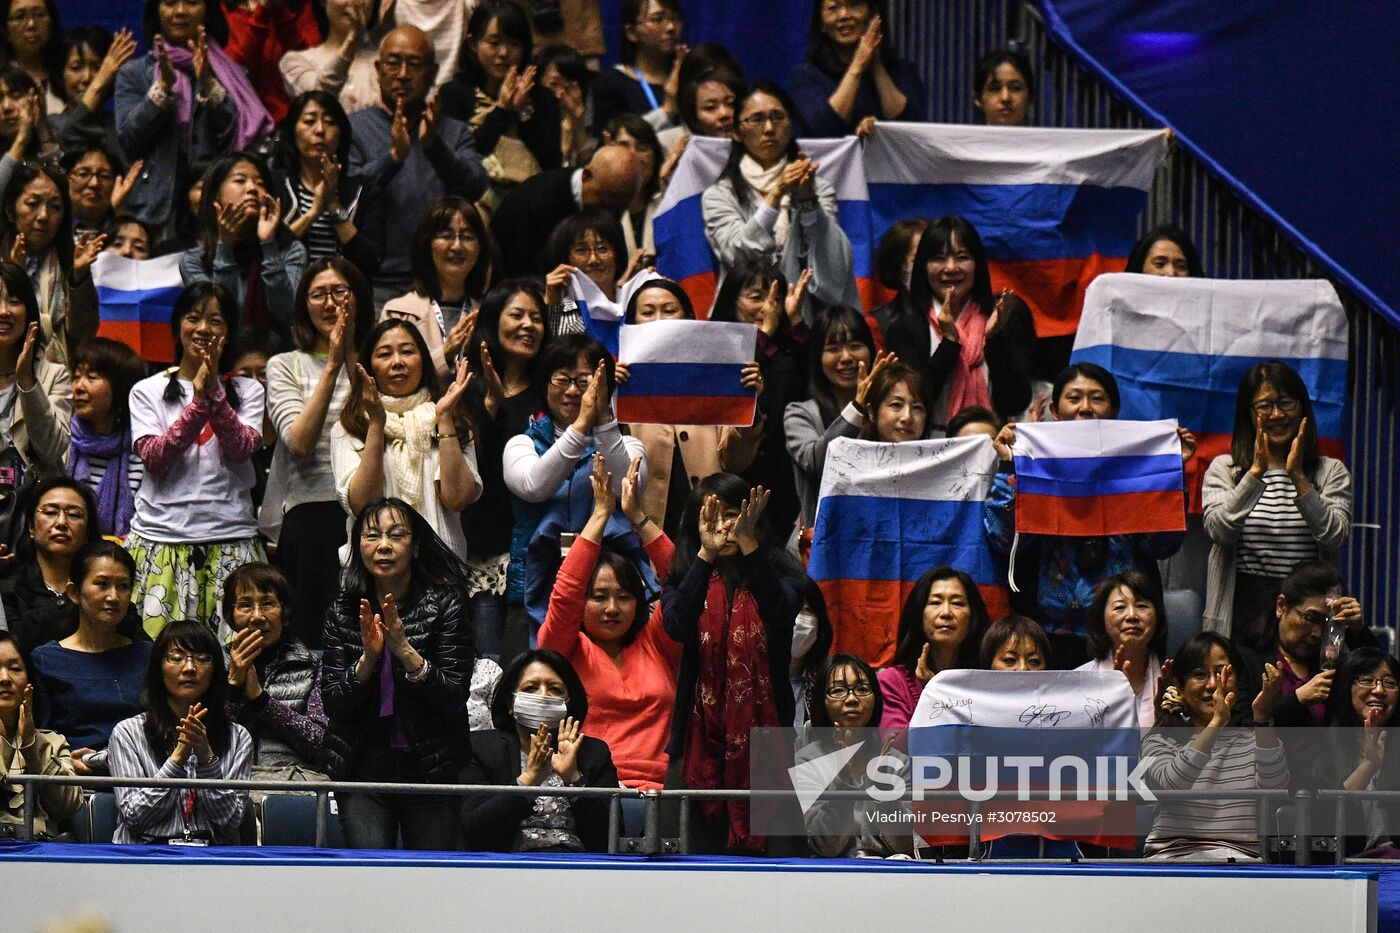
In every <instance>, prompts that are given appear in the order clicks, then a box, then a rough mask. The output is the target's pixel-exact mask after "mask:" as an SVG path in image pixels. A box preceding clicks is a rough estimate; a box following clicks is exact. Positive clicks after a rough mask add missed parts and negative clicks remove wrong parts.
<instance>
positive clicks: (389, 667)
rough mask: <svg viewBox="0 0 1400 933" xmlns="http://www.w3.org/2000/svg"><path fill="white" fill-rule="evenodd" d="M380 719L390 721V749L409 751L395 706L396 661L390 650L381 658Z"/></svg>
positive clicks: (386, 650) (385, 651)
mask: <svg viewBox="0 0 1400 933" xmlns="http://www.w3.org/2000/svg"><path fill="white" fill-rule="evenodd" d="M379 718H380V719H387V720H389V747H390V748H395V749H398V750H400V751H407V750H408V736H406V735H404V734H403V722H402V721H400V719H399V711H398V709H397V708H396V707H395V704H394V661H393V658H392V657H391V656H390V654H389V649H388V648H385V649H384V654H383V655H382V656H381V657H380V658H379Z"/></svg>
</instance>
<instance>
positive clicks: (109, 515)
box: [68, 415, 136, 538]
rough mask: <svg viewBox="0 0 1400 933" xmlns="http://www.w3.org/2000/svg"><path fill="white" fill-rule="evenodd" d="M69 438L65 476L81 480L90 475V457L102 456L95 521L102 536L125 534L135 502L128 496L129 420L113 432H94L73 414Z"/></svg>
mask: <svg viewBox="0 0 1400 933" xmlns="http://www.w3.org/2000/svg"><path fill="white" fill-rule="evenodd" d="M68 429H69V431H70V432H71V433H72V436H73V441H72V448H71V451H70V455H69V457H68V475H69V476H71V477H73V478H74V479H76V480H79V481H81V482H87V481H88V479H89V478H90V477H91V476H92V458H93V457H106V458H108V459H107V471H106V472H105V473H103V474H102V481H101V482H100V483H98V484H97V520H98V524H99V526H100V527H101V529H102V533H103V534H104V535H115V536H117V537H119V538H121V537H125V536H126V533H127V532H128V531H130V530H131V516H132V513H133V512H135V511H136V504H135V502H134V501H133V497H132V495H131V483H130V481H129V479H128V473H127V468H128V467H129V466H130V462H129V460H128V459H127V458H128V456H129V452H130V451H131V422H130V421H127V422H126V423H124V424H123V425H122V428H121V430H120V431H118V432H117V433H116V434H98V433H97V432H96V431H94V430H92V428H90V427H88V425H87V422H86V421H84V420H83V419H81V418H79V417H78V416H77V415H74V416H73V418H72V420H71V421H70V422H69V425H68Z"/></svg>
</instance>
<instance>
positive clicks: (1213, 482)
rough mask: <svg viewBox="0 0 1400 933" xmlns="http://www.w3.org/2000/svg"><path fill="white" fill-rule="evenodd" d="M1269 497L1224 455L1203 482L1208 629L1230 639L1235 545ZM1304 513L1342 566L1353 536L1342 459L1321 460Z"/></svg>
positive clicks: (1321, 545) (1323, 547) (1324, 550)
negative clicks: (1251, 515)
mask: <svg viewBox="0 0 1400 933" xmlns="http://www.w3.org/2000/svg"><path fill="white" fill-rule="evenodd" d="M1263 493H1264V481H1263V480H1260V479H1255V478H1254V477H1253V476H1250V475H1249V473H1247V472H1246V473H1245V474H1244V476H1242V477H1240V480H1239V482H1235V478H1234V460H1233V459H1231V457H1230V455H1229V454H1223V455H1221V456H1219V457H1216V458H1215V459H1214V460H1212V461H1211V462H1210V467H1209V468H1207V469H1206V475H1205V479H1204V481H1203V482H1202V484H1201V506H1202V511H1203V513H1204V515H1203V516H1202V517H1203V518H1204V520H1205V527H1206V534H1208V535H1210V540H1211V547H1210V561H1209V563H1208V565H1207V568H1206V611H1205V626H1204V627H1205V630H1206V631H1207V632H1216V633H1218V634H1220V635H1224V636H1225V637H1226V638H1230V637H1231V635H1230V630H1231V626H1232V623H1233V619H1231V612H1232V611H1233V608H1234V604H1235V546H1236V544H1238V542H1239V540H1240V533H1241V532H1242V531H1243V530H1244V522H1245V519H1246V518H1248V517H1249V513H1250V512H1252V511H1253V510H1254V506H1255V505H1256V504H1257V503H1258V502H1259V497H1260V496H1261V495H1263ZM1296 503H1297V506H1298V511H1299V513H1301V514H1302V516H1303V520H1304V521H1305V522H1307V523H1308V528H1309V529H1310V530H1311V531H1312V533H1313V537H1314V538H1315V539H1317V549H1318V554H1319V556H1321V558H1322V559H1323V560H1329V561H1332V562H1333V563H1336V562H1337V558H1338V555H1339V552H1340V551H1341V547H1342V544H1343V542H1345V541H1346V539H1347V536H1348V535H1350V534H1351V472H1350V471H1349V470H1347V468H1346V465H1345V464H1344V463H1342V462H1341V461H1340V460H1333V459H1332V458H1331V457H1319V458H1318V462H1317V475H1316V476H1315V477H1313V488H1312V490H1311V491H1309V492H1308V493H1307V494H1306V495H1302V496H1299V497H1298V498H1297V500H1296Z"/></svg>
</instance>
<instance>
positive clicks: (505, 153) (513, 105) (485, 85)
mask: <svg viewBox="0 0 1400 933" xmlns="http://www.w3.org/2000/svg"><path fill="white" fill-rule="evenodd" d="M534 44H535V42H534V37H533V36H532V35H531V31H530V20H529V18H528V15H527V14H526V12H525V11H524V10H523V9H521V8H520V5H519V4H517V3H513V2H511V0H486V2H483V3H479V4H477V6H476V9H475V10H473V11H472V14H471V18H470V19H469V20H467V37H466V41H465V42H464V43H463V44H462V54H461V56H460V57H459V59H458V65H457V74H456V76H455V77H454V78H453V79H452V80H451V81H449V82H447V83H446V84H444V85H443V86H442V112H443V113H444V114H445V115H447V116H449V117H453V118H455V119H458V120H461V121H462V122H463V123H465V124H467V125H468V126H470V127H471V130H472V146H473V148H475V149H476V151H477V152H478V153H479V154H480V155H481V157H482V158H483V159H485V160H486V163H485V164H486V171H487V174H488V175H490V176H491V181H492V183H493V186H494V188H495V194H494V197H499V195H500V192H501V191H502V190H505V189H508V188H510V187H512V186H514V185H518V184H520V183H521V182H522V181H525V180H526V179H527V178H530V177H531V176H533V175H536V174H538V173H539V172H540V171H542V170H544V169H549V168H558V167H559V166H560V165H561V164H562V156H563V151H562V149H561V147H560V130H561V122H560V116H559V102H558V100H556V99H555V97H554V94H553V93H552V92H551V91H550V90H549V88H547V87H545V86H544V85H543V84H539V83H537V82H536V81H535V74H536V69H535V66H534V65H532V64H531V63H530V62H531V59H532V58H533V55H534ZM488 197H489V196H488Z"/></svg>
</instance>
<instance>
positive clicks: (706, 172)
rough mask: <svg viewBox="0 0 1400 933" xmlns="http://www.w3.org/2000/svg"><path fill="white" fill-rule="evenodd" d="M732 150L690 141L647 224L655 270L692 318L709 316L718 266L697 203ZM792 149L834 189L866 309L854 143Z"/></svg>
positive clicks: (863, 211) (861, 186) (869, 285)
mask: <svg viewBox="0 0 1400 933" xmlns="http://www.w3.org/2000/svg"><path fill="white" fill-rule="evenodd" d="M732 145H733V143H732V142H731V141H730V140H727V139H713V138H709V137H702V136H692V137H691V138H690V142H688V143H687V144H686V147H685V152H684V153H682V155H681V159H680V163H679V164H678V165H677V166H676V171H675V174H674V175H672V176H671V183H670V184H669V185H668V186H667V187H666V193H665V194H664V195H663V196H662V198H661V205H660V206H659V207H658V208H657V211H656V218H655V220H654V221H653V229H654V230H655V238H656V268H657V270H658V271H659V272H660V273H661V274H662V275H664V276H666V277H667V278H670V279H675V280H676V281H677V282H679V283H680V284H681V287H682V288H684V289H685V291H686V294H688V295H690V300H691V303H692V304H694V305H695V314H696V316H698V317H701V318H703V317H706V316H708V315H709V312H710V306H711V305H713V304H714V300H715V290H716V289H717V288H718V283H719V272H718V270H719V266H718V264H717V263H716V261H715V256H714V253H712V252H711V251H710V244H709V242H708V241H707V240H706V239H705V218H704V214H703V212H702V210H701V207H700V198H701V196H702V195H703V194H704V193H705V190H706V189H707V188H710V187H712V186H713V185H714V184H715V182H717V181H719V176H720V173H721V172H722V171H723V170H724V164H725V162H726V160H728V158H729V151H730V148H731V147H732ZM798 145H799V147H800V148H801V149H802V151H803V152H804V153H806V154H807V155H808V156H810V157H811V158H812V160H813V161H814V162H816V163H817V164H818V166H819V167H818V169H817V172H818V174H820V175H821V176H822V178H824V179H826V180H827V181H829V182H831V184H832V186H833V187H834V188H835V189H836V201H837V207H838V209H839V212H840V220H839V222H840V224H841V229H842V230H844V231H845V233H846V238H847V239H849V240H850V241H851V254H852V256H851V258H852V262H853V265H854V268H855V272H856V286H857V287H858V288H859V289H860V293H861V297H862V299H864V300H865V301H866V302H867V303H868V302H869V301H871V300H872V298H873V297H874V294H875V292H874V289H875V283H874V280H873V279H872V278H871V277H870V276H871V270H872V268H873V255H874V251H873V249H872V247H871V242H872V241H871V237H872V227H871V222H870V198H869V195H868V194H867V192H866V187H865V169H864V166H863V165H862V163H861V146H860V140H858V139H856V138H855V137H854V136H848V137H846V138H844V139H803V140H799V141H798Z"/></svg>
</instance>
